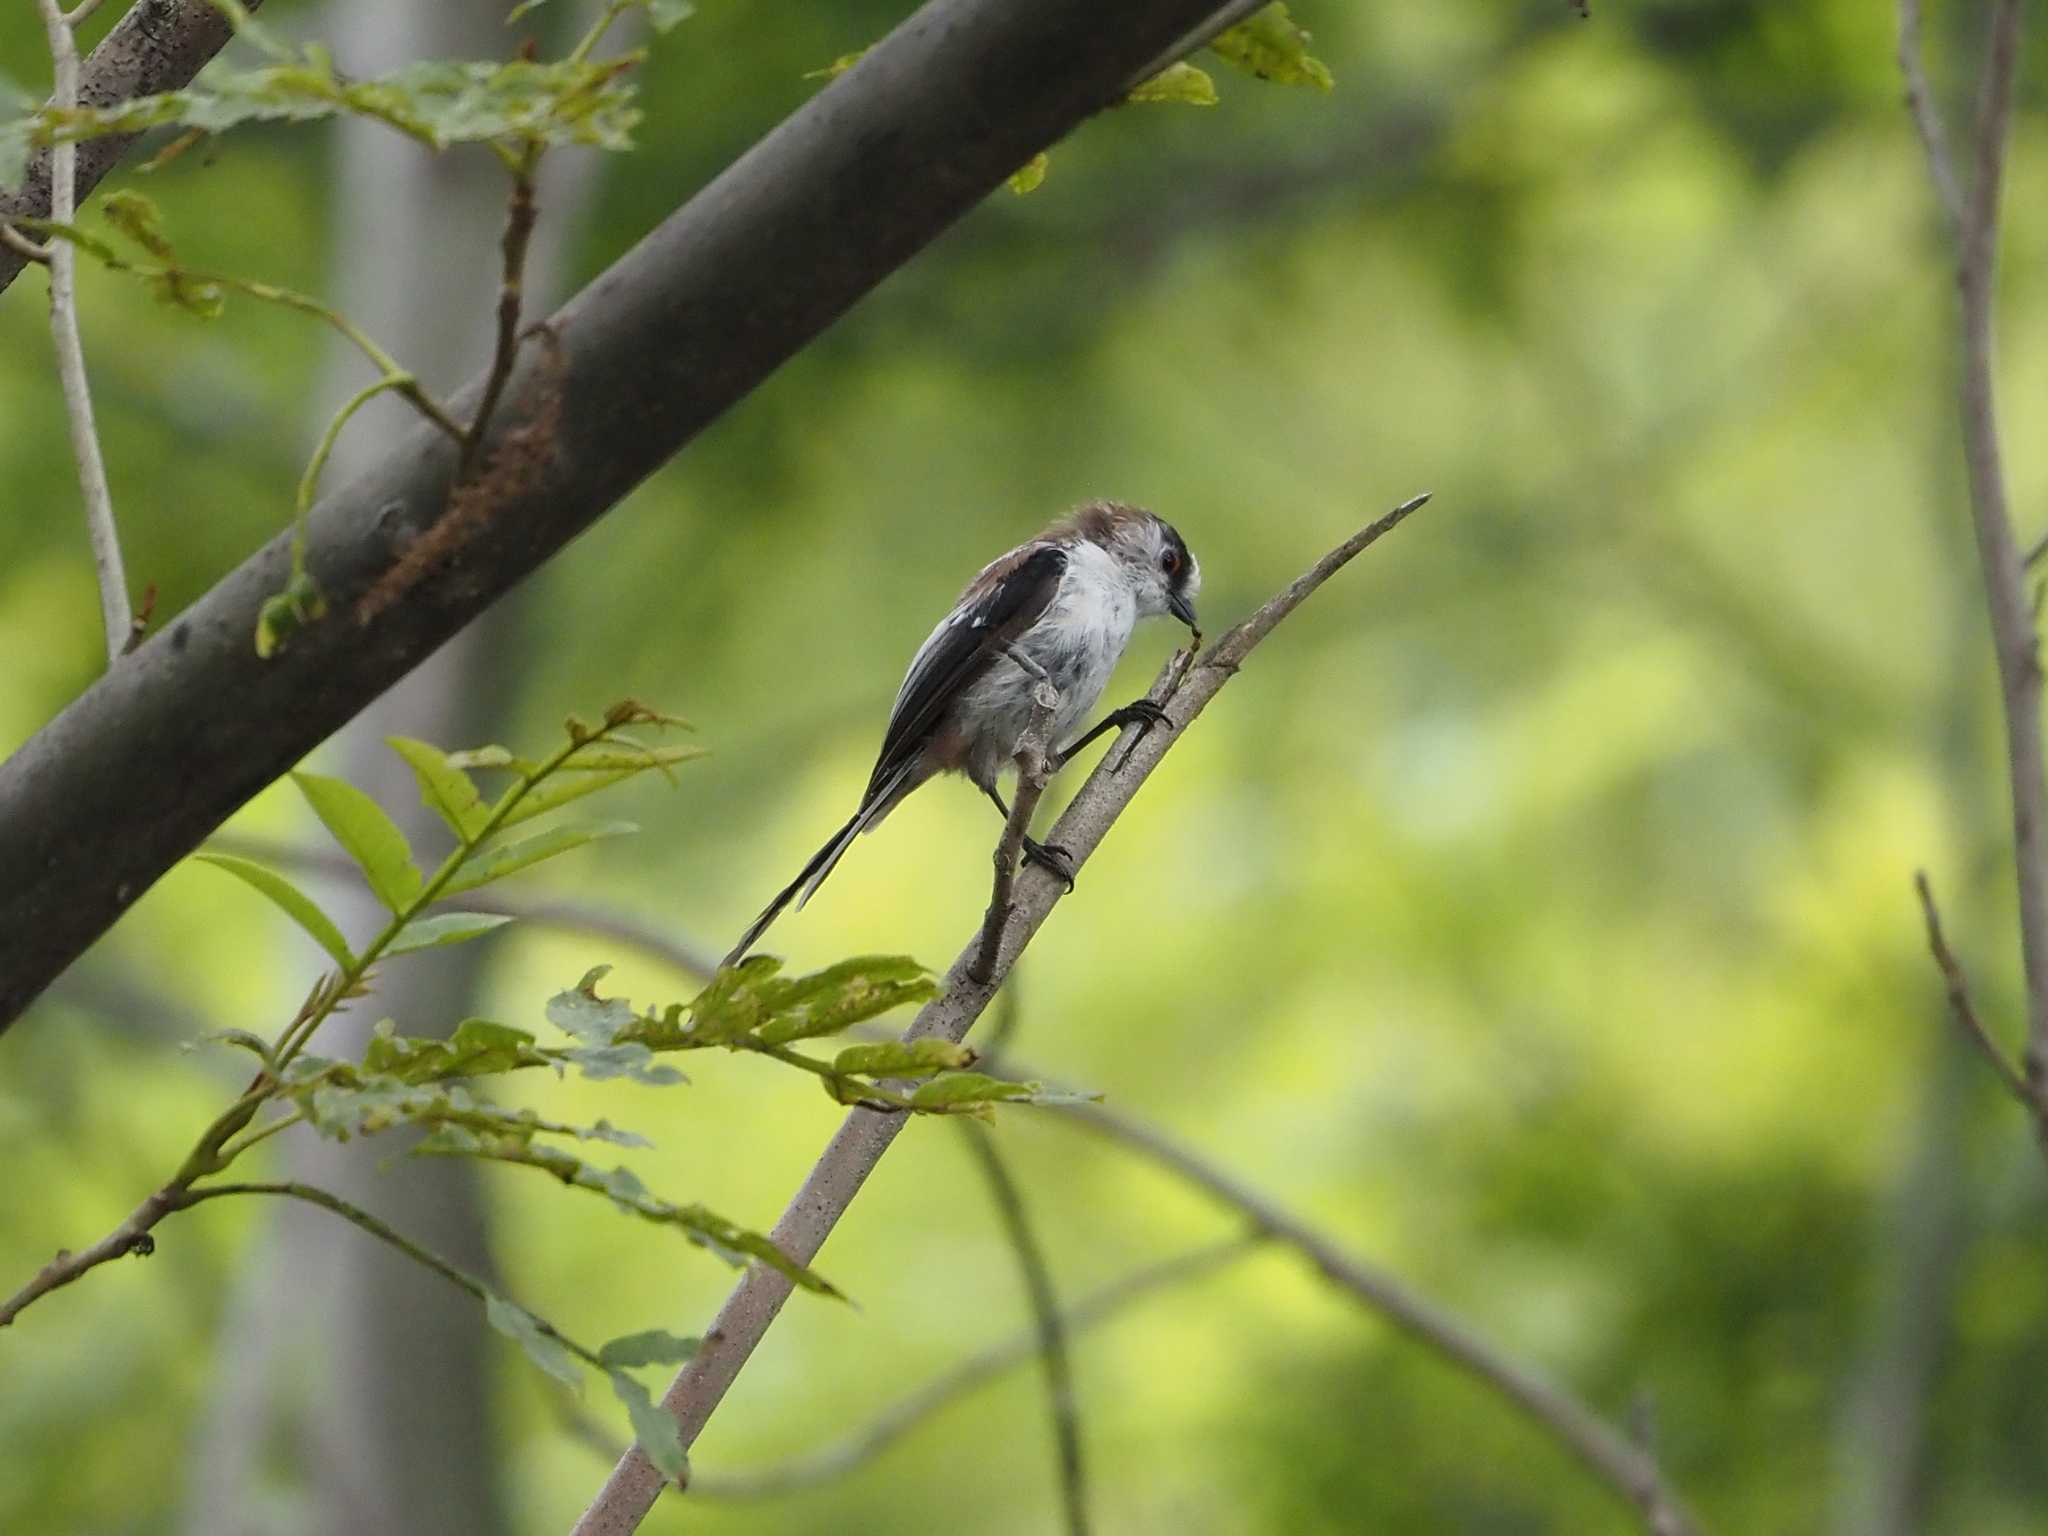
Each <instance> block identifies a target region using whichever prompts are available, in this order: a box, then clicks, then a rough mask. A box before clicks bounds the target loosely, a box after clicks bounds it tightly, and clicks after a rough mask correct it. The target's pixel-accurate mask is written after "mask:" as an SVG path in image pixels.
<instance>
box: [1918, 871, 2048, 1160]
mask: <svg viewBox="0 0 2048 1536" xmlns="http://www.w3.org/2000/svg"><path fill="white" fill-rule="evenodd" d="M1913 889H1914V890H1915V891H1917V892H1918V893H1919V896H1920V913H1921V916H1922V918H1923V919H1924V920H1925V921H1926V924H1927V948H1928V949H1929V950H1930V951H1931V952H1932V953H1933V955H1934V963H1935V965H1936V966H1937V967H1938V968H1939V969H1940V971H1941V979H1942V983H1943V985H1944V987H1945V988H1946V990H1947V992H1948V1007H1949V1012H1950V1013H1951V1014H1953V1015H1954V1016H1955V1021H1956V1026H1957V1027H1958V1028H1959V1029H1961V1030H1962V1032H1963V1034H1964V1035H1965V1036H1966V1037H1967V1038H1968V1039H1969V1041H1970V1043H1971V1044H1972V1045H1974V1046H1976V1048H1977V1050H1978V1052H1979V1053H1980V1054H1981V1055H1982V1056H1983V1057H1984V1059H1985V1060H1986V1061H1988V1062H1990V1063H1991V1069H1992V1071H1994V1072H1996V1073H1997V1074H1998V1080H1999V1081H2000V1082H2002V1083H2004V1084H2005V1086H2006V1090H2007V1091H2008V1092H2009V1093H2011V1094H2012V1096H2013V1097H2014V1098H2016V1099H2018V1100H2019V1101H2020V1103H2022V1104H2023V1105H2025V1106H2026V1107H2027V1110H2028V1112H2029V1113H2031V1114H2032V1115H2033V1116H2034V1117H2035V1118H2036V1119H2037V1120H2039V1121H2040V1122H2041V1124H2042V1129H2043V1131H2044V1133H2048V1102H2044V1101H2043V1099H2042V1097H2041V1095H2040V1094H2039V1093H2037V1092H2036V1090H2035V1088H2034V1086H2033V1084H2031V1083H2029V1082H2028V1081H2027V1079H2026V1077H2025V1075H2024V1074H2022V1073H2021V1071H2020V1069H2019V1068H2018V1067H2016V1066H2014V1065H2013V1064H2012V1062H2011V1061H2010V1060H2008V1059H2007V1057H2006V1054H2005V1051H2004V1049H2003V1048H2001V1047H2000V1045H1999V1043H1998V1042H1997V1041H1996V1040H1994V1039H1992V1038H1991V1031H1990V1030H1988V1029H1986V1028H1985V1027H1984V1021H1983V1019H1982V1018H1980V1017H1979V1016H1978V1013H1977V1006H1976V1004H1975V1003H1973V1002H1972V1001H1971V1000H1970V978H1969V976H1968V974H1967V973H1966V972H1965V971H1964V970H1963V962H1962V961H1961V960H1959V959H1957V958H1956V953H1955V951H1954V950H1953V949H1951V948H1949V943H1948V936H1947V935H1946V934H1945V933H1943V932H1942V927H1941V911H1940V909H1939V908H1938V907H1936V906H1935V904H1934V887H1933V886H1932V885H1930V884H1929V883H1928V880H1927V872H1926V871H1925V870H1916V871H1915V872H1914V875H1913Z"/></svg>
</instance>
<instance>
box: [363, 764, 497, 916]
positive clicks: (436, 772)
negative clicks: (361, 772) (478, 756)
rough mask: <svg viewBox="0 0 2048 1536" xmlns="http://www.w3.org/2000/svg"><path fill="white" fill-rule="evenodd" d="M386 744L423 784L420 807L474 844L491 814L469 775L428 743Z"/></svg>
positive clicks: (458, 835)
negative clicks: (424, 807) (423, 807)
mask: <svg viewBox="0 0 2048 1536" xmlns="http://www.w3.org/2000/svg"><path fill="white" fill-rule="evenodd" d="M385 741H386V744H387V745H389V746H390V748H391V750H392V751H394V752H396V753H397V754H398V755H399V756H400V757H402V758H404V759H405V761H406V765H407V766H408V767H410V768H411V769H412V776H413V777H414V778H415V779H417V780H419V785H420V803H421V804H422V805H424V806H426V808H427V809H428V810H430V811H432V812H433V813H434V814H435V815H436V816H439V817H440V818H441V819H442V820H443V821H445V822H447V823H448V830H449V831H451V832H453V833H454V834H455V835H456V836H457V837H458V838H460V839H461V840H462V841H463V842H465V843H469V842H474V841H475V840H476V838H477V835H478V834H479V833H480V832H482V831H483V829H484V824H485V823H486V822H487V821H488V820H489V819H490V814H491V813H490V811H489V810H488V809H487V808H486V807H485V805H484V799H483V796H482V795H480V794H478V793H477V790H476V785H475V784H473V783H472V782H470V777H469V775H468V774H466V773H464V772H463V771H462V770H461V769H460V768H457V767H456V766H455V765H454V764H453V763H451V762H449V761H448V754H447V753H445V752H443V751H442V750H441V749H440V748H439V747H436V746H433V745H430V744H429V743H427V742H424V741H415V740H413V739H412V738H411V737H410V736H388V737H386V738H385ZM478 883H479V884H480V883H481V882H478Z"/></svg>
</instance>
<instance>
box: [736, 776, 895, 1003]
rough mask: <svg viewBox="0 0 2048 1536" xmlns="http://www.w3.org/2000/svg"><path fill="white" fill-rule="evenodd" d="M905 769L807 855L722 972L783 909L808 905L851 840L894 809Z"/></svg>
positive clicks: (743, 936) (744, 954) (743, 955)
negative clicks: (828, 838)
mask: <svg viewBox="0 0 2048 1536" xmlns="http://www.w3.org/2000/svg"><path fill="white" fill-rule="evenodd" d="M907 772H908V766H907V765H906V767H905V768H904V769H899V770H898V771H897V772H896V773H894V774H892V775H891V776H890V777H889V778H888V779H887V780H886V781H885V782H883V783H881V784H878V785H876V786H875V792H874V793H872V794H870V795H869V796H868V797H867V798H866V800H865V801H863V802H862V804H861V808H860V809H859V810H857V811H855V812H854V813H853V815H852V816H851V817H849V818H848V820H847V823H846V825H845V826H843V827H841V828H840V829H839V830H838V831H837V832H835V833H833V834H832V838H831V841H829V842H827V843H826V844H825V846H824V847H822V848H820V849H819V850H818V851H817V852H816V853H814V854H812V855H811V861H810V862H809V863H808V864H806V865H804V867H803V868H802V869H800V870H798V871H797V877H796V878H795V879H794V880H792V881H790V882H789V884H787V885H785V886H784V887H783V888H782V889H781V890H779V891H777V892H776V893H775V899H774V900H773V901H771V902H769V903H768V905H767V906H766V907H764V908H762V909H761V915H760V916H759V917H757V918H755V919H754V920H753V922H751V923H749V924H748V925H747V931H746V932H745V933H743V934H741V935H740V941H739V943H737V944H735V945H733V947H732V952H731V953H730V954H728V955H727V956H726V957H725V958H724V959H723V960H721V961H719V962H718V968H719V969H720V970H721V971H722V970H724V969H725V968H726V967H727V966H729V965H738V964H739V963H740V961H742V960H744V959H746V957H747V951H748V950H750V949H752V948H753V947H754V946H755V945H756V944H758V943H759V942H760V940H761V935H762V934H764V933H766V932H767V931H768V925H769V924H770V923H772V922H774V921H775V919H776V918H778V917H780V916H782V910H783V908H785V907H787V906H788V905H789V904H790V903H791V902H792V901H794V902H795V903H796V904H797V906H798V907H799V908H801V907H802V906H803V904H804V903H805V902H807V901H809V900H810V899H811V897H812V895H813V894H814V893H815V892H816V891H817V889H818V887H819V886H821V885H823V884H824V883H825V877H826V876H827V875H829V874H831V873H832V870H833V868H834V867H835V866H836V865H837V864H838V863H839V861H840V860H841V859H842V858H844V857H845V856H846V850H847V849H848V848H850V847H852V846H853V840H854V839H855V838H856V837H859V836H860V835H861V833H863V832H865V831H866V830H867V829H868V828H869V827H871V826H873V825H874V824H875V823H876V822H878V821H880V820H881V819H882V818H883V817H884V816H886V815H887V814H888V813H889V812H890V810H892V809H893V808H894V807H895V804H896V801H897V799H898V798H899V796H898V795H897V793H896V791H897V789H898V788H899V787H900V785H901V782H902V780H903V779H904V778H905V777H906V776H907Z"/></svg>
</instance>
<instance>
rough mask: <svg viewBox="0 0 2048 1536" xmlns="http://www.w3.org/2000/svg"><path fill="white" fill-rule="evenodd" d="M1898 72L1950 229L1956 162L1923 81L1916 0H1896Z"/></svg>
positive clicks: (1957, 215) (1956, 215)
mask: <svg viewBox="0 0 2048 1536" xmlns="http://www.w3.org/2000/svg"><path fill="white" fill-rule="evenodd" d="M1899 73H1900V74H1901V75H1903V76H1905V79H1906V110H1907V111H1908V112H1910V113H1911V114H1912V116H1913V127H1914V129H1915V130H1916V131H1917V132H1918V133H1919V135H1920V145H1921V148H1922V149H1924V150H1925V151H1926V154H1927V172H1928V175H1929V176H1930V177H1931V178H1932V179H1933V182H1934V195H1935V197H1936V198H1937V199H1938V200H1939V201H1940V203H1941V210H1942V212H1943V213H1944V214H1946V215H1947V216H1948V227H1949V230H1950V232H1951V233H1953V232H1954V231H1955V230H1956V229H1957V228H1958V227H1959V226H1960V225H1961V224H1962V221H1963V193H1962V187H1961V185H1960V184H1959V183H1958V182H1957V180H1956V163H1955V160H1954V159H1953V158H1952V157H1951V156H1950V154H1949V152H1948V129H1947V128H1946V127H1945V126H1944V125H1943V123H1942V117H1941V104H1940V103H1939V102H1937V101H1936V100H1935V99H1934V92H1933V90H1932V89H1931V88H1930V87H1929V86H1928V84H1927V68H1926V66H1925V64H1923V63H1922V62H1921V51H1920V0H1899Z"/></svg>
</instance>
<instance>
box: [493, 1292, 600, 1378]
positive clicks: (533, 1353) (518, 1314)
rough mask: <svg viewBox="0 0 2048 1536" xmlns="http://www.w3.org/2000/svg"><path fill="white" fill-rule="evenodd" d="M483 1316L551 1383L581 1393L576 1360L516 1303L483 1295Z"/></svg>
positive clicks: (580, 1371)
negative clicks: (545, 1374)
mask: <svg viewBox="0 0 2048 1536" xmlns="http://www.w3.org/2000/svg"><path fill="white" fill-rule="evenodd" d="M484 1314H485V1316H487V1317H489V1318H490V1320H491V1326H492V1327H493V1328H495V1329H497V1330H498V1332H500V1333H502V1334H504V1335H505V1336H506V1337H507V1338H509V1339H514V1340H516V1341H517V1342H518V1344H519V1347H520V1348H521V1349H523V1350H525V1351H526V1358H527V1359H529V1360H531V1361H532V1362H533V1363H534V1364H535V1365H537V1366H539V1367H540V1368H541V1369H542V1370H544V1371H546V1372H547V1373H548V1374H549V1375H550V1376H552V1377H554V1378H555V1380H557V1381H560V1382H565V1383H567V1384H568V1385H569V1386H571V1387H574V1388H575V1389H576V1390H577V1391H579V1392H580V1391H581V1390H582V1389H583V1372H582V1370H581V1369H580V1368H579V1367H578V1366H577V1364H576V1357H575V1356H574V1355H572V1354H570V1353H569V1351H568V1349H567V1347H566V1346H564V1345H563V1343H562V1341H561V1340H560V1339H558V1338H556V1337H555V1335H554V1333H553V1331H552V1330H551V1329H549V1328H548V1327H547V1326H546V1325H545V1324H544V1323H542V1322H541V1320H540V1319H539V1318H537V1317H535V1316H534V1315H533V1314H532V1313H531V1312H529V1311H527V1310H526V1308H524V1307H522V1306H520V1305H519V1304H518V1303H517V1302H511V1301H507V1300H506V1299H505V1298H504V1297H502V1296H500V1295H499V1294H498V1293H497V1292H496V1291H486V1292H484Z"/></svg>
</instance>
